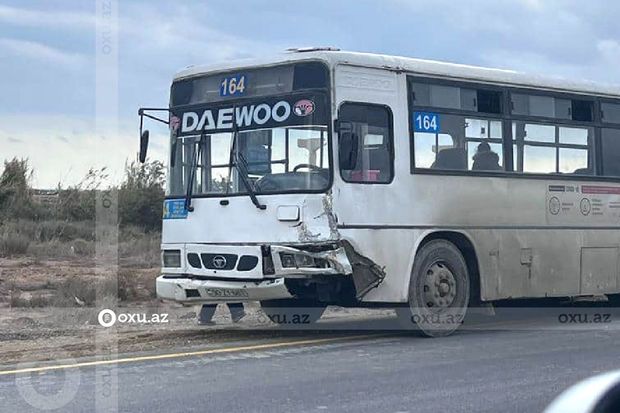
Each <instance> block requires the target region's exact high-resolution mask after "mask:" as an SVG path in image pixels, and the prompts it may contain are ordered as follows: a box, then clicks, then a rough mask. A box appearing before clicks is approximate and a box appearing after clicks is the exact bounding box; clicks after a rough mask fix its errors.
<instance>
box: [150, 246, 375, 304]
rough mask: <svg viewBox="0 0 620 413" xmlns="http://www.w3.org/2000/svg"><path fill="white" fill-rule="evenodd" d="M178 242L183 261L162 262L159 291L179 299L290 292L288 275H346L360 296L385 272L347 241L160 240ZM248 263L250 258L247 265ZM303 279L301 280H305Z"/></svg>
mask: <svg viewBox="0 0 620 413" xmlns="http://www.w3.org/2000/svg"><path fill="white" fill-rule="evenodd" d="M170 248H178V250H177V251H179V252H180V255H181V257H182V258H181V263H182V265H181V266H180V267H178V268H166V267H164V268H163V271H162V272H163V274H162V276H160V277H159V278H158V279H157V296H158V297H159V298H162V299H165V300H173V301H176V302H180V303H195V302H232V301H262V300H273V299H283V298H291V297H292V294H291V293H290V291H289V289H288V288H287V285H286V279H305V280H308V281H309V282H312V279H313V278H314V277H318V276H321V277H322V279H323V280H325V277H324V276H350V277H352V279H353V283H354V285H355V290H356V297H357V298H358V299H361V298H362V297H363V296H364V295H365V294H366V293H367V292H368V291H369V290H371V289H372V288H375V287H376V286H378V285H379V284H380V283H381V282H382V281H383V279H384V277H385V273H384V271H383V269H382V268H380V267H379V266H377V265H376V264H375V263H374V262H372V261H371V260H369V259H368V258H366V257H364V256H362V255H360V254H358V253H357V252H356V251H355V250H354V249H353V247H352V246H351V244H349V243H348V242H346V241H341V242H339V243H337V244H335V243H332V244H326V245H318V244H317V245H310V246H308V245H305V246H300V247H291V246H281V245H254V246H251V245H245V246H235V245H205V244H182V245H178V244H177V245H170V244H167V245H164V251H166V250H169V249H170ZM247 263H251V265H250V266H248V265H247ZM304 282H305V281H304Z"/></svg>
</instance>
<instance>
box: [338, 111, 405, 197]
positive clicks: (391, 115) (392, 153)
mask: <svg viewBox="0 0 620 413" xmlns="http://www.w3.org/2000/svg"><path fill="white" fill-rule="evenodd" d="M345 105H359V106H369V107H374V108H381V109H387V113H388V118H389V122H390V125H389V126H390V128H389V139H390V179H389V180H388V181H385V182H373V181H351V180H346V179H345V178H344V176H343V175H342V168H341V167H340V164H338V174H339V175H340V179H342V182H344V183H346V184H353V185H390V184H391V183H392V182H394V178H395V177H396V165H395V163H394V159H395V153H396V149H395V147H394V143H395V142H394V141H395V140H394V112H393V111H392V108H391V107H390V105H386V104H383V103H371V102H363V101H356V100H343V101H342V102H340V103H339V104H338V112H337V115H336V118H337V119H338V121H340V120H341V119H340V110H341V109H342V107H343V106H345ZM336 133H337V131H336ZM336 147H337V149H338V152H337V153H335V154H334V155H333V157H337V156H339V155H340V136H339V137H338V141H337V145H336ZM335 172H336V171H335V170H334V174H335Z"/></svg>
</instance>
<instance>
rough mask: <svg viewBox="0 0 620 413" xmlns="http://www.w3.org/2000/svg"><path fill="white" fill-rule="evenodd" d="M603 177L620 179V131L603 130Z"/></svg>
mask: <svg viewBox="0 0 620 413" xmlns="http://www.w3.org/2000/svg"><path fill="white" fill-rule="evenodd" d="M602 144H603V150H602V152H603V159H602V160H603V175H605V176H617V177H620V129H603V136H602Z"/></svg>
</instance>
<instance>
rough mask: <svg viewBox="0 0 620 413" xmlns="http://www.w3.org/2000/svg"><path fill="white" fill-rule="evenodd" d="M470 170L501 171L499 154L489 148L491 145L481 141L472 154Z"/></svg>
mask: <svg viewBox="0 0 620 413" xmlns="http://www.w3.org/2000/svg"><path fill="white" fill-rule="evenodd" d="M471 169H472V171H501V170H502V167H501V166H500V164H499V155H498V154H496V153H495V152H493V151H492V150H491V146H490V145H489V144H488V143H486V142H482V143H481V144H480V145H478V149H477V150H476V154H475V155H474V164H473V166H472V168H471Z"/></svg>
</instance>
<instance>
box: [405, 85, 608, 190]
mask: <svg viewBox="0 0 620 413" xmlns="http://www.w3.org/2000/svg"><path fill="white" fill-rule="evenodd" d="M405 75H406V85H407V91H406V93H407V105H408V108H407V114H408V128H409V129H408V132H409V159H410V174H412V175H418V174H419V175H448V176H463V177H469V176H480V177H502V178H519V179H539V180H540V179H545V180H560V181H575V180H580V181H602V182H620V177H613V176H603V175H602V152H601V151H602V145H601V135H602V129H603V128H607V129H620V124H614V123H604V122H602V112H601V110H602V109H601V103H602V102H606V103H612V104H620V98H618V99H612V98H608V97H601V96H597V95H588V94H580V93H569V92H564V91H553V90H546V89H535V88H532V87H519V86H509V85H508V86H506V85H497V84H493V83H485V82H480V81H476V80H471V81H469V80H454V79H446V78H442V77H434V76H424V75H420V74H416V73H405ZM412 83H427V84H436V85H442V86H453V87H464V88H468V89H472V88H473V89H485V90H491V91H501V92H502V93H503V100H502V102H503V105H502V113H500V114H493V113H485V112H478V111H476V112H474V111H468V110H459V109H450V108H441V107H429V106H416V105H415V104H414V101H413V93H412ZM512 93H517V94H527V95H538V96H551V97H555V98H560V99H571V100H573V99H574V100H582V101H591V102H593V111H594V112H593V121H592V122H583V121H575V120H572V119H558V118H550V117H543V116H530V115H513V114H512V111H511V108H512V106H511V102H512ZM416 111H430V112H437V113H440V114H445V115H459V116H465V117H481V118H488V119H496V120H500V121H501V122H502V130H503V142H504V145H503V148H504V153H503V162H504V171H470V170H447V169H446V170H442V169H430V168H417V167H416V166H415V141H414V139H415V132H414V125H413V113H414V112H416ZM514 121H522V122H531V123H536V124H541V123H542V124H548V125H553V126H555V127H562V126H567V127H588V128H593V130H594V137H593V140H592V146H591V148H590V149H591V150H592V151H593V154H592V155H591V156H592V159H593V161H594V174H593V175H574V174H562V173H549V174H545V173H524V172H517V171H514V170H513V169H514V168H513V156H514V154H513V148H512V144H513V136H512V122H514Z"/></svg>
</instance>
